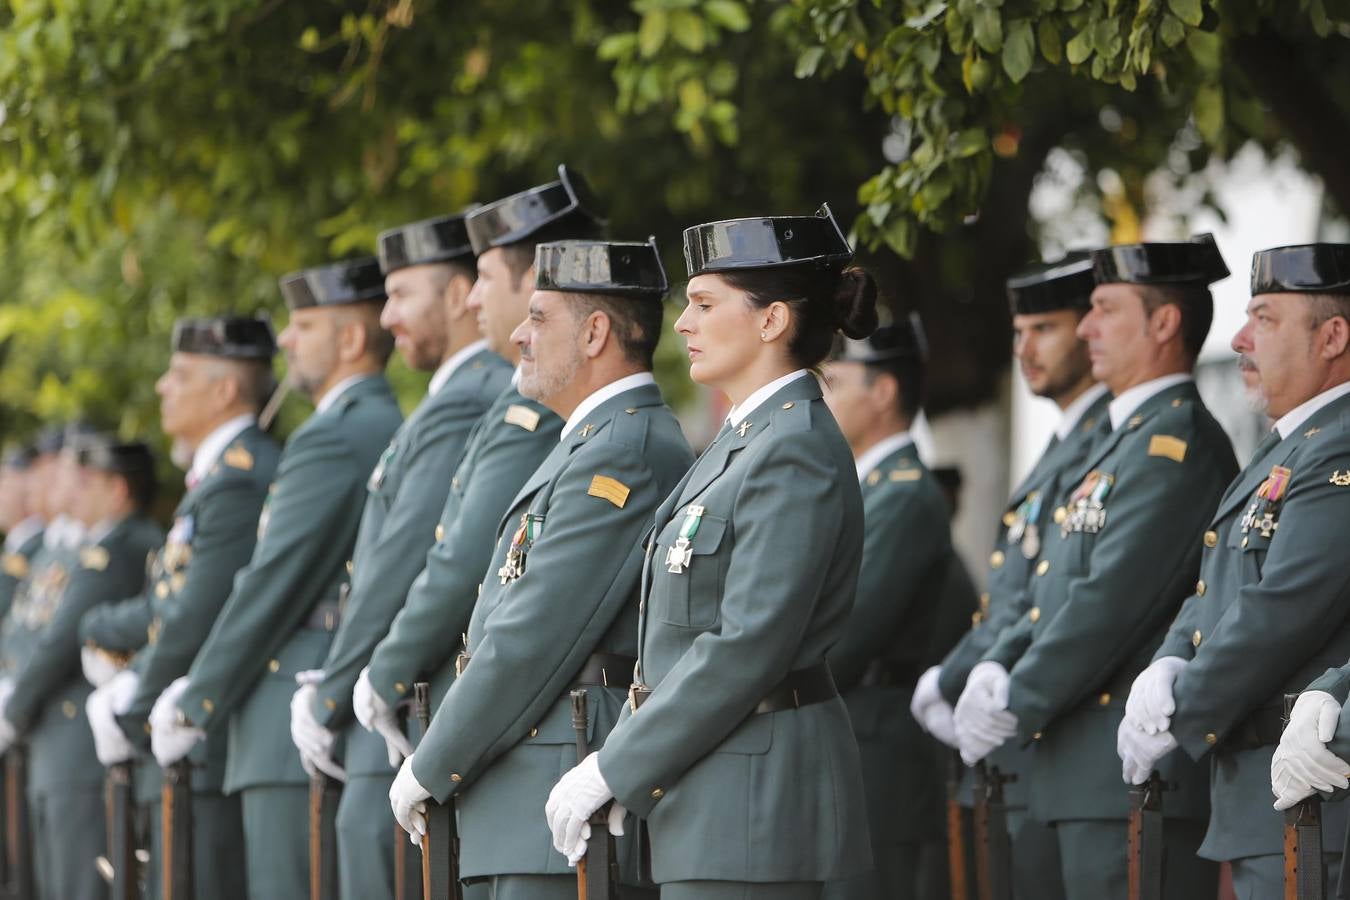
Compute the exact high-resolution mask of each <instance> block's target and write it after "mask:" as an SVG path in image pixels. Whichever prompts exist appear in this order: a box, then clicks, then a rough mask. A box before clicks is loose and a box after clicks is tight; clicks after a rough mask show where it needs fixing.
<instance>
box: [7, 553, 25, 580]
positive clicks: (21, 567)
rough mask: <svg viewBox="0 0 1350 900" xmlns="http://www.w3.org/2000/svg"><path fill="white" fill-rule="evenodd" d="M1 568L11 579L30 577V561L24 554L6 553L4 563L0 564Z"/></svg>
mask: <svg viewBox="0 0 1350 900" xmlns="http://www.w3.org/2000/svg"><path fill="white" fill-rule="evenodd" d="M0 568H3V570H4V573H5V574H6V575H8V576H9V577H10V578H27V577H28V560H27V558H26V557H24V555H23V554H22V553H6V554H5V558H4V560H3V562H0Z"/></svg>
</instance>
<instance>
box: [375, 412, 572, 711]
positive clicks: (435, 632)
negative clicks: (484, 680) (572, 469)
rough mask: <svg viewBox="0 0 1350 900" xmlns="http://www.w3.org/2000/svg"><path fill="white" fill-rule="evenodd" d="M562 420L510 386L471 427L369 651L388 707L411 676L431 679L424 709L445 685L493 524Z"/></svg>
mask: <svg viewBox="0 0 1350 900" xmlns="http://www.w3.org/2000/svg"><path fill="white" fill-rule="evenodd" d="M562 425H563V422H562V419H560V418H558V416H557V415H555V414H554V413H553V412H552V411H550V410H549V409H548V408H547V407H544V406H541V405H540V404H538V403H536V402H534V401H533V400H527V399H525V398H524V397H522V396H521V394H520V392H519V391H518V390H516V388H515V387H514V386H512V387H508V388H507V389H506V390H504V391H502V393H501V396H499V397H498V398H497V401H496V402H495V403H493V404H492V408H491V409H489V410H488V411H487V413H486V414H484V416H483V418H481V419H479V420H478V424H477V425H475V426H474V429H473V435H472V436H471V437H470V438H469V446H468V449H466V450H465V451H464V461H463V462H461V463H460V464H459V468H458V469H457V470H456V471H455V475H454V477H453V478H451V479H450V493H449V495H448V496H447V497H446V500H445V509H443V510H442V511H441V520H440V523H439V524H437V526H436V543H434V544H433V545H432V546H431V549H430V550H428V551H427V558H426V566H425V568H423V569H422V572H421V573H420V574H419V575H418V576H417V579H416V580H415V581H414V582H413V585H412V588H411V589H410V590H409V591H408V599H407V601H406V602H405V603H404V604H403V609H401V610H399V613H398V616H396V617H395V618H394V623H393V624H392V625H391V626H390V627H389V634H388V635H386V636H385V638H384V640H382V641H380V643H379V645H378V646H377V647H376V648H375V652H374V654H373V655H372V656H371V657H370V684H371V687H372V688H374V690H375V692H376V693H377V694H379V695H380V697H382V698H383V699H384V701H385V703H388V704H389V705H390V706H391V707H392V706H393V705H394V704H396V703H398V702H399V701H401V700H403V699H404V698H405V697H406V695H407V693H408V691H409V689H410V687H411V686H412V684H413V683H414V682H417V681H419V680H423V679H430V681H431V703H432V707H431V708H432V709H435V708H436V707H437V706H438V705H440V702H441V698H442V697H444V696H445V692H446V691H448V690H450V685H451V684H452V683H453V682H454V680H455V658H456V656H457V655H458V651H459V649H460V646H461V645H460V644H459V643H458V642H457V640H456V636H458V635H460V634H462V633H463V632H465V631H467V630H468V627H469V616H470V614H471V613H472V612H473V606H474V603H476V602H477V600H478V588H479V585H480V584H481V583H482V581H483V573H484V572H487V571H488V563H489V562H491V560H492V548H493V540H494V538H495V536H496V533H497V525H498V523H499V522H501V520H502V515H503V514H504V513H505V512H506V507H507V504H509V503H510V502H511V500H512V498H514V497H515V496H516V494H517V492H519V491H520V488H521V485H523V484H524V483H525V479H526V478H528V477H529V476H530V474H531V473H532V472H533V471H534V470H535V469H537V468H538V467H539V464H540V463H541V462H543V460H544V457H545V456H547V455H548V454H549V451H551V450H553V448H555V447H556V446H557V445H558V434H559V432H561V431H562ZM489 580H490V579H489Z"/></svg>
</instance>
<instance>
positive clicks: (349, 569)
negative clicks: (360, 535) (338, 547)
mask: <svg viewBox="0 0 1350 900" xmlns="http://www.w3.org/2000/svg"><path fill="white" fill-rule="evenodd" d="M347 574H348V575H350V574H352V561H351V560H350V559H349V560H347Z"/></svg>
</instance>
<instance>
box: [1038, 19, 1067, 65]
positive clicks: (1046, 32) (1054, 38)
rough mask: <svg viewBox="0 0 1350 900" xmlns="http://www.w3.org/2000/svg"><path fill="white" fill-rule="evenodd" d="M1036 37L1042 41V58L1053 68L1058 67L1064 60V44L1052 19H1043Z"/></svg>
mask: <svg viewBox="0 0 1350 900" xmlns="http://www.w3.org/2000/svg"><path fill="white" fill-rule="evenodd" d="M1036 36H1037V38H1039V39H1040V45H1041V56H1044V57H1045V61H1046V62H1048V63H1050V64H1051V65H1052V66H1057V65H1059V63H1060V60H1062V59H1063V58H1064V44H1063V42H1062V41H1061V40H1060V36H1059V29H1058V28H1057V27H1056V26H1055V23H1054V22H1052V21H1051V20H1050V19H1048V18H1046V19H1041V21H1040V24H1038V25H1037V26H1036Z"/></svg>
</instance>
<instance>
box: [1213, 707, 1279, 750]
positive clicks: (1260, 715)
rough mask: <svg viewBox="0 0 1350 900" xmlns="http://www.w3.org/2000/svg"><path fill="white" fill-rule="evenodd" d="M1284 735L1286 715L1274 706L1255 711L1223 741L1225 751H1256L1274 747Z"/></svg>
mask: <svg viewBox="0 0 1350 900" xmlns="http://www.w3.org/2000/svg"><path fill="white" fill-rule="evenodd" d="M1283 733H1284V713H1283V711H1282V710H1280V709H1277V708H1276V707H1273V706H1265V707H1262V708H1260V709H1256V710H1253V711H1252V713H1251V715H1249V716H1247V718H1245V719H1243V720H1242V721H1241V722H1239V723H1238V724H1237V727H1235V728H1234V729H1233V730H1232V731H1231V732H1229V733H1228V734H1227V735H1226V736H1225V737H1224V739H1223V749H1225V750H1256V749H1258V748H1260V747H1273V746H1275V745H1276V744H1278V743H1279V742H1280V735H1281V734H1283Z"/></svg>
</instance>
